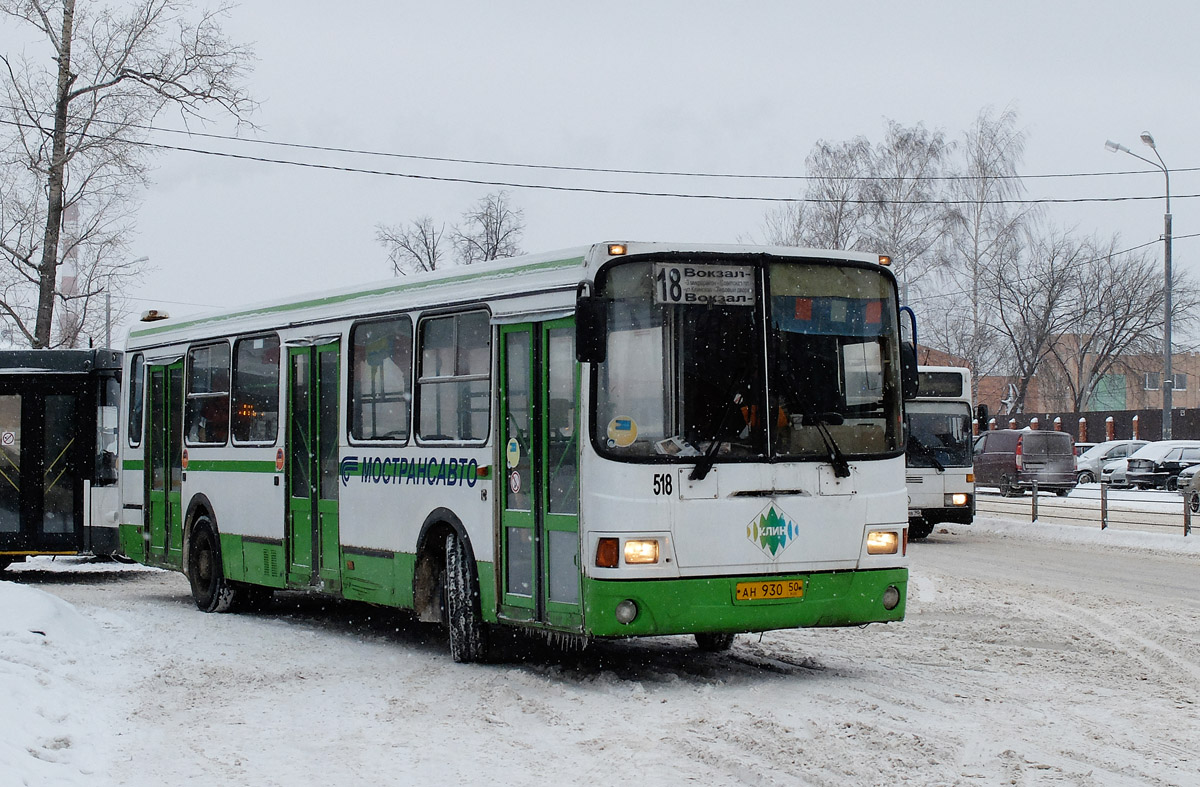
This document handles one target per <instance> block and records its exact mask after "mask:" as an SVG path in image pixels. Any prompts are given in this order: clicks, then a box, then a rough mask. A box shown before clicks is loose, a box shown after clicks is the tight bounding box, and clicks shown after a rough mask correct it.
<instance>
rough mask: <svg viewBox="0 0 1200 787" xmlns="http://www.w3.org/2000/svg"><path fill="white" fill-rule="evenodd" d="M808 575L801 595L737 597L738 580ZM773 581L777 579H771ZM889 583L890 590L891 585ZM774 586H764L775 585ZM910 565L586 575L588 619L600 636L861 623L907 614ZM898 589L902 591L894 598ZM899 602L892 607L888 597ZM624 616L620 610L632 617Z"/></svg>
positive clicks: (756, 581) (750, 581)
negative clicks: (642, 576)
mask: <svg viewBox="0 0 1200 787" xmlns="http://www.w3.org/2000/svg"><path fill="white" fill-rule="evenodd" d="M796 582H802V583H803V595H802V596H801V597H798V598H795V597H793V598H771V597H765V596H766V595H767V594H759V596H760V597H758V598H753V599H745V600H739V599H738V598H737V587H738V585H739V584H742V585H743V586H744V588H743V589H744V590H745V589H746V588H745V586H747V585H758V586H762V585H764V584H771V583H782V584H783V585H784V586H785V587H793V586H794V585H788V583H796ZM772 587H774V586H772ZM890 588H892V589H894V590H892V591H891V592H890V593H889V589H890ZM771 589H772V588H767V590H768V591H769V590H771ZM907 589H908V569H906V568H891V569H872V570H859V571H837V572H828V573H812V574H785V575H777V576H744V577H704V578H692V579H663V580H599V579H588V580H585V581H584V619H585V620H586V621H587V628H588V630H589V632H590V633H591V634H592V635H593V636H597V637H632V636H655V635H663V634H694V633H698V632H749V631H770V630H773V629H788V628H808V627H826V626H857V625H861V624H864V623H879V622H887V621H896V620H903V619H904V608H905V596H906V593H907ZM897 594H898V599H897ZM889 595H890V596H891V597H892V598H893V599H896V601H897V603H896V604H895V606H894V607H892V608H891V609H888V608H887V607H886V606H885V598H886V597H887V596H889ZM630 602H632V605H633V607H632V611H635V612H636V614H635V615H634V616H633V619H632V620H629V622H627V623H625V622H621V620H619V619H618V618H619V616H620V615H623V616H624V617H626V618H628V616H629V613H630V612H631V607H630Z"/></svg>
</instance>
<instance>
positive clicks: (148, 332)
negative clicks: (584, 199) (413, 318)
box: [129, 257, 583, 338]
mask: <svg viewBox="0 0 1200 787" xmlns="http://www.w3.org/2000/svg"><path fill="white" fill-rule="evenodd" d="M582 263H583V257H572V258H570V259H565V260H550V261H548V262H538V263H533V264H530V265H524V266H521V267H519V268H512V269H509V270H506V271H504V272H503V273H504V274H505V275H519V274H522V273H531V272H533V271H540V270H557V269H558V268H569V267H571V266H574V265H580V264H582ZM480 267H483V266H480ZM497 275H499V274H497V273H496V272H495V271H487V270H485V271H478V272H473V273H463V274H460V275H458V276H450V277H448V278H445V279H438V280H437V281H427V282H412V283H409V284H396V285H393V286H390V287H381V288H380V289H377V290H363V291H361V292H351V293H345V294H343V295H331V296H328V297H325V298H311V299H309V300H305V301H297V302H295V303H286V304H282V305H279V306H267V307H264V308H261V309H247V310H245V311H239V312H232V313H230V314H222V315H218V316H215V317H205V318H201V319H196V320H189V321H187V322H181V323H177V324H175V325H161V326H155V327H152V328H142V329H141V330H134V331H130V333H129V335H130V337H137V338H141V337H144V336H153V335H154V334H156V333H166V332H169V331H176V330H181V329H183V328H191V327H194V326H197V325H204V324H205V323H215V322H221V321H224V320H234V319H237V318H239V317H249V316H253V315H258V314H274V313H277V312H288V311H295V310H297V309H307V308H312V307H317V306H329V305H332V304H335V303H345V302H347V301H354V300H358V299H359V298H373V297H376V296H379V295H392V294H395V293H400V292H405V291H419V290H423V289H428V288H431V287H441V286H444V285H450V284H461V283H463V282H466V281H470V280H472V279H480V278H487V277H489V276H497Z"/></svg>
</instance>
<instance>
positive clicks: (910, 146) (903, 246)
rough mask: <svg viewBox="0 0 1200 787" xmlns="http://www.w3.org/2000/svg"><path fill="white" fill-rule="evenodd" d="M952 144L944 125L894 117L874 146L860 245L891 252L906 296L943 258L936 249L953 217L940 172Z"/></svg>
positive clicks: (871, 152)
mask: <svg viewBox="0 0 1200 787" xmlns="http://www.w3.org/2000/svg"><path fill="white" fill-rule="evenodd" d="M952 147H953V146H952V145H951V144H950V143H949V142H947V141H946V137H945V134H943V133H942V132H940V131H937V132H933V131H929V130H927V129H926V128H925V127H924V126H922V125H919V124H918V125H916V126H911V127H906V126H901V125H900V124H899V123H896V122H895V121H891V120H889V121H888V123H887V133H886V134H885V136H884V139H883V141H882V142H880V143H879V144H877V145H875V147H874V148H872V149H871V151H870V163H869V167H868V169H869V172H870V178H869V180H867V182H866V183H865V185H864V188H863V191H862V194H863V197H864V198H865V199H866V200H867V204H866V205H864V206H863V212H864V214H865V216H864V221H863V239H862V241H861V243H860V244H859V245H860V247H861V248H863V249H864V250H875V251H878V252H879V253H881V254H888V255H890V256H891V258H892V266H893V269H894V270H895V271H896V276H897V278H899V279H900V285H901V296H902V297H905V298H907V295H908V289H909V288H910V287H913V286H919V285H920V283H921V280H922V279H923V278H924V277H925V275H926V274H928V273H929V272H930V271H931V270H932V269H933V268H934V267H935V266H936V265H937V264H938V262H939V256H938V255H937V254H936V251H937V248H938V246H939V244H940V243H941V242H942V239H943V238H944V237H945V235H946V232H947V231H948V229H949V224H950V218H951V215H950V212H949V211H948V210H947V209H946V206H945V205H944V204H943V203H941V202H940V200H941V198H942V189H943V182H942V180H941V176H942V175H943V174H944V173H945V168H946V159H947V157H948V155H949V153H950V151H951V149H952Z"/></svg>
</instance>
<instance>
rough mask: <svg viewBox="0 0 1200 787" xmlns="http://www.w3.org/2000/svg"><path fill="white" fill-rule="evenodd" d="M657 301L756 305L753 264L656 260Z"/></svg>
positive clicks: (666, 302)
mask: <svg viewBox="0 0 1200 787" xmlns="http://www.w3.org/2000/svg"><path fill="white" fill-rule="evenodd" d="M654 302H655V303H657V304H670V305H675V304H685V305H697V306H703V305H705V304H712V305H716V306H753V305H754V267H753V266H750V265H692V264H689V263H673V262H656V263H654Z"/></svg>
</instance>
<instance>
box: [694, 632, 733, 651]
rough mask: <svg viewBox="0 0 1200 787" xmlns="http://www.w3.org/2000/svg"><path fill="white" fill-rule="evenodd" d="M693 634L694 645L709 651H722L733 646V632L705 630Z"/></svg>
mask: <svg viewBox="0 0 1200 787" xmlns="http://www.w3.org/2000/svg"><path fill="white" fill-rule="evenodd" d="M694 636H695V637H696V647H698V648H700V650H704V651H707V652H709V653H722V652H724V651H726V650H729V649H730V648H731V647H733V637H734V635H733V634H728V633H713V632H706V633H703V634H695V635H694Z"/></svg>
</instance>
